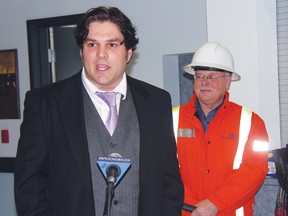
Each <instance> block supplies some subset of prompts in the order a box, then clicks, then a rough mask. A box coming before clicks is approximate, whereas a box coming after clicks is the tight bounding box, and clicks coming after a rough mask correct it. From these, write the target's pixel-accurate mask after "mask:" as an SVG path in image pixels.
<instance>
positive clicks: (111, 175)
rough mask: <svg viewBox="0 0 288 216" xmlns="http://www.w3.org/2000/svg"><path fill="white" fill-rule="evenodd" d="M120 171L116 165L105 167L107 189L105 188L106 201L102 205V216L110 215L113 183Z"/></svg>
mask: <svg viewBox="0 0 288 216" xmlns="http://www.w3.org/2000/svg"><path fill="white" fill-rule="evenodd" d="M119 174H120V172H119V171H118V167H117V166H115V165H113V166H110V167H108V169H107V176H108V177H107V189H106V201H105V207H104V213H103V216H110V211H111V203H112V199H113V196H114V184H115V182H116V180H117V177H118V176H119Z"/></svg>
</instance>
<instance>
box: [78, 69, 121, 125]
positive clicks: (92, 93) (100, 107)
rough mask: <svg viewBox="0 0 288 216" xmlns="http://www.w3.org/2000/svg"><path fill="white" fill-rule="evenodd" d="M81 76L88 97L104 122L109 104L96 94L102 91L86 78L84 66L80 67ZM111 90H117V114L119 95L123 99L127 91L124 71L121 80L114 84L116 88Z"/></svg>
mask: <svg viewBox="0 0 288 216" xmlns="http://www.w3.org/2000/svg"><path fill="white" fill-rule="evenodd" d="M81 76H82V82H83V85H84V87H85V89H86V91H87V93H88V95H89V97H90V98H91V100H92V102H93V104H94V106H95V108H96V110H97V111H98V113H99V115H100V117H101V119H102V121H103V122H104V123H105V122H106V119H107V117H108V114H109V106H108V105H107V104H106V103H105V102H104V101H103V100H102V99H101V98H100V97H99V96H97V94H96V92H103V91H102V90H100V89H98V88H97V87H96V86H95V85H94V84H93V83H92V82H91V81H90V80H89V79H87V77H86V75H85V69H84V67H83V69H82V74H81ZM113 92H117V95H116V105H117V112H118V114H119V109H120V100H121V97H122V96H123V97H122V100H125V98H126V93H127V78H126V73H124V74H123V78H122V80H121V81H120V83H119V84H118V85H117V86H116V88H115V89H114V90H113Z"/></svg>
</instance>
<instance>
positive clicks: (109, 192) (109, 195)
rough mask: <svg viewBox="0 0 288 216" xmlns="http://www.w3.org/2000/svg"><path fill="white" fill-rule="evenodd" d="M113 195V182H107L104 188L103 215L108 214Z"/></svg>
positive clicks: (106, 215) (107, 215)
mask: <svg viewBox="0 0 288 216" xmlns="http://www.w3.org/2000/svg"><path fill="white" fill-rule="evenodd" d="M113 196H114V183H113V182H108V183H107V189H106V201H105V207H104V213H103V216H110V212H111V204H112V199H113Z"/></svg>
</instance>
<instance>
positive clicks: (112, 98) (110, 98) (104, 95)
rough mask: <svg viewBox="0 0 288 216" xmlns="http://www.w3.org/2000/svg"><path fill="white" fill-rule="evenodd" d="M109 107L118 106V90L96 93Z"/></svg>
mask: <svg viewBox="0 0 288 216" xmlns="http://www.w3.org/2000/svg"><path fill="white" fill-rule="evenodd" d="M96 94H97V95H98V96H99V97H100V98H101V99H102V100H103V101H104V102H105V103H106V104H107V105H108V106H109V107H115V106H116V95H117V92H97V93H96Z"/></svg>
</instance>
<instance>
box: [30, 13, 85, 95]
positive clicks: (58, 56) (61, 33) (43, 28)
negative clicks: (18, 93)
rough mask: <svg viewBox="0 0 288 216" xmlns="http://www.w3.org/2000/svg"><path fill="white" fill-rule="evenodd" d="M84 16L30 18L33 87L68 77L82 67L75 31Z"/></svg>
mask: <svg viewBox="0 0 288 216" xmlns="http://www.w3.org/2000/svg"><path fill="white" fill-rule="evenodd" d="M82 16H83V14H75V15H68V16H60V17H52V18H42V19H35V20H28V21H27V34H28V51H29V66H30V87H31V89H33V88H37V87H40V86H43V85H46V84H50V83H52V82H55V81H59V80H62V79H65V78H67V77H69V76H71V75H73V74H75V73H77V71H79V70H80V69H81V67H82V62H81V59H80V56H79V48H78V47H77V45H76V42H75V41H74V34H73V33H74V29H75V26H76V24H77V23H78V21H79V20H80V18H81V17H82Z"/></svg>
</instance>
